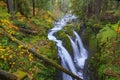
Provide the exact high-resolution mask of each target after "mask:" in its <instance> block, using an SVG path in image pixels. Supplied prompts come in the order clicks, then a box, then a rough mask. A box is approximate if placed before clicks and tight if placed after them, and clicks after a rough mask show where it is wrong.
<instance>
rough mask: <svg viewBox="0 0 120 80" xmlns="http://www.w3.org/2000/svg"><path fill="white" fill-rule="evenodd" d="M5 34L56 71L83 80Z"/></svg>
mask: <svg viewBox="0 0 120 80" xmlns="http://www.w3.org/2000/svg"><path fill="white" fill-rule="evenodd" d="M3 29H4V30H5V27H3ZM5 34H6V35H7V37H9V38H10V39H11V40H12V41H14V42H16V43H17V44H19V45H22V46H23V48H25V49H27V50H28V51H29V52H31V53H32V54H33V56H34V57H36V58H38V59H41V60H43V61H45V62H47V63H49V64H50V65H52V66H53V67H55V68H56V69H58V70H60V71H62V72H64V73H66V74H68V75H70V76H72V77H73V78H75V79H77V80H82V79H81V78H80V77H78V76H77V75H75V74H74V73H72V72H71V71H69V70H67V69H65V68H63V67H62V66H60V65H59V64H57V63H55V62H54V61H53V60H51V59H49V58H47V57H45V56H43V55H42V54H38V53H37V52H36V51H35V50H34V49H33V48H29V47H28V46H27V45H26V44H25V43H23V42H21V41H20V40H18V39H16V38H15V37H13V36H12V35H11V34H9V33H8V32H7V31H5Z"/></svg>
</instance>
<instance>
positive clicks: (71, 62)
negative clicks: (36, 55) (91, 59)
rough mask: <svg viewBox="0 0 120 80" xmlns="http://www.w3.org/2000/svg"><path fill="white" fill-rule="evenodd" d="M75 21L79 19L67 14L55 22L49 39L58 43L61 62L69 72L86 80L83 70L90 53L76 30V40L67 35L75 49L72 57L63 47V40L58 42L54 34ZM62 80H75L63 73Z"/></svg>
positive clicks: (74, 32)
mask: <svg viewBox="0 0 120 80" xmlns="http://www.w3.org/2000/svg"><path fill="white" fill-rule="evenodd" d="M73 19H77V17H76V16H74V15H72V14H66V15H65V16H63V17H62V18H61V19H59V20H58V21H57V22H54V27H53V28H52V29H50V31H49V33H48V39H49V40H52V41H54V42H55V43H56V46H57V47H58V57H59V58H60V60H61V65H62V66H63V67H64V68H66V69H67V70H69V71H71V72H73V73H74V74H76V75H77V76H79V77H80V78H82V79H84V77H83V69H84V64H85V61H86V59H87V57H88V51H87V50H86V49H85V47H84V45H83V43H82V40H81V38H80V36H79V35H78V34H77V32H76V31H74V30H73V34H74V39H72V38H71V37H70V36H69V35H67V36H68V39H69V40H70V44H71V46H72V49H73V55H72V56H71V55H70V53H69V52H68V51H67V49H66V48H65V47H64V46H63V45H62V40H58V39H57V38H56V37H55V36H54V33H57V32H58V31H59V30H62V29H63V27H64V26H65V25H66V24H67V23H68V22H70V21H72V20H73ZM62 80H75V79H73V78H72V77H71V76H69V75H67V74H66V73H62Z"/></svg>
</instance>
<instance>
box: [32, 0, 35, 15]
mask: <svg viewBox="0 0 120 80" xmlns="http://www.w3.org/2000/svg"><path fill="white" fill-rule="evenodd" d="M32 6H33V16H35V0H32Z"/></svg>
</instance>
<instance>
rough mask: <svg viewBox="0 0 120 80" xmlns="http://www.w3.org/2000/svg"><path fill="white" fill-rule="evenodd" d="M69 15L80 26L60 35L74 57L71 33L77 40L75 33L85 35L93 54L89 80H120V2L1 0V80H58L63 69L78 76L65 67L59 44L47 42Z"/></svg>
mask: <svg viewBox="0 0 120 80" xmlns="http://www.w3.org/2000/svg"><path fill="white" fill-rule="evenodd" d="M69 13H71V14H74V15H75V16H77V17H78V20H77V22H71V23H69V24H67V25H66V26H65V27H64V31H63V30H60V31H59V32H58V33H57V34H55V35H56V36H57V38H58V39H60V40H63V45H64V46H65V47H66V48H67V49H68V51H69V52H70V53H71V54H72V50H71V45H70V41H69V40H68V38H67V36H66V34H69V35H70V36H73V35H72V30H73V29H74V30H76V31H77V32H78V34H79V35H80V36H81V37H82V40H83V42H84V44H85V47H86V48H87V49H88V51H89V58H88V60H87V61H86V65H85V70H84V76H86V80H119V79H120V1H119V0H0V80H1V79H2V80H58V77H60V75H58V74H59V73H60V72H59V71H58V70H61V71H63V72H66V73H67V74H69V75H71V76H72V77H75V78H76V77H77V76H76V75H74V74H72V73H71V72H69V71H66V69H65V70H64V68H63V67H61V66H60V65H59V63H60V62H59V59H58V55H57V53H58V51H57V48H56V47H55V46H56V45H55V43H54V42H52V41H50V40H48V38H47V34H48V32H49V30H50V29H51V28H52V27H53V26H54V24H53V23H54V21H58V19H59V18H60V17H62V16H63V15H65V14H69ZM65 31H66V32H65ZM83 31H84V33H83ZM34 53H35V54H34ZM36 53H37V54H36ZM36 56H37V57H36ZM41 57H42V59H41ZM46 61H47V62H48V63H46ZM50 64H51V65H50ZM57 66H58V68H56V67H57ZM2 73H3V74H2ZM6 74H7V75H6ZM60 80H61V78H60Z"/></svg>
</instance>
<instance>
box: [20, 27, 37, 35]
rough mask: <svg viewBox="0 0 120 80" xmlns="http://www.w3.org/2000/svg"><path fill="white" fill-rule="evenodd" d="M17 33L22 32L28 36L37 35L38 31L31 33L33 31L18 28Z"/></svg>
mask: <svg viewBox="0 0 120 80" xmlns="http://www.w3.org/2000/svg"><path fill="white" fill-rule="evenodd" d="M18 29H19V31H22V32H25V33H28V34H38V33H39V32H38V31H33V30H29V29H24V28H18Z"/></svg>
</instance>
